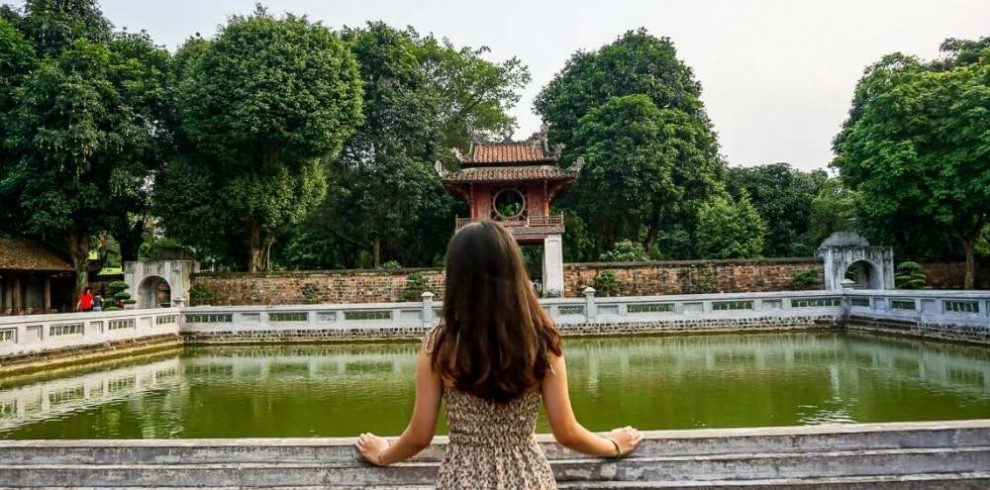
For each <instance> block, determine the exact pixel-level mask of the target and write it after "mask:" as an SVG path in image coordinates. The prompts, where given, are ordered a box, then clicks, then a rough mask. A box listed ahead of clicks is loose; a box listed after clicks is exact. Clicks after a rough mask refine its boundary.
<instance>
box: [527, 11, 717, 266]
mask: <svg viewBox="0 0 990 490" xmlns="http://www.w3.org/2000/svg"><path fill="white" fill-rule="evenodd" d="M630 96H637V97H640V98H636V99H630V98H628V97H630ZM700 97H701V85H700V84H699V83H698V82H697V81H696V80H695V79H694V75H693V73H692V72H691V69H690V68H689V67H688V66H687V65H685V64H684V63H683V62H682V61H680V60H679V59H677V52H676V50H675V49H674V45H673V43H672V42H671V41H670V40H669V39H667V38H657V37H654V36H652V35H650V34H649V33H648V32H647V31H646V30H644V29H639V30H637V31H629V32H626V33H625V34H624V35H622V36H621V37H620V38H619V39H617V40H616V41H615V42H613V43H611V44H608V45H606V46H603V47H602V48H600V49H599V50H597V51H593V52H583V51H581V52H578V53H575V54H574V55H573V56H572V57H571V58H570V59H569V60H568V61H567V64H566V65H565V66H564V69H563V70H561V72H560V73H558V74H557V75H556V76H555V77H554V79H553V80H552V81H551V82H550V83H549V84H547V85H546V86H545V87H543V89H542V90H541V91H540V93H539V95H538V96H537V98H536V102H535V104H534V105H535V109H536V112H537V113H538V114H539V115H540V116H541V117H542V118H543V121H544V122H546V123H548V124H549V131H548V133H549V137H550V140H551V142H552V143H560V144H563V145H564V152H563V159H564V161H565V163H566V164H570V163H573V162H574V161H576V159H577V157H580V156H584V157H585V160H586V161H587V162H588V165H589V166H588V169H587V170H586V171H584V172H583V173H582V176H581V177H580V178H579V179H578V183H577V187H576V189H575V190H574V191H572V192H570V193H568V194H567V195H565V196H564V197H563V198H562V199H561V201H560V206H561V207H562V208H563V209H564V210H565V211H566V210H571V211H574V212H576V213H578V214H579V215H580V218H581V219H582V221H583V222H584V223H586V224H587V225H588V232H589V234H590V236H592V237H602V238H601V239H597V240H595V241H596V242H598V243H597V244H596V247H595V248H596V250H594V251H591V253H590V255H591V256H592V257H597V256H598V254H600V253H602V252H605V251H607V250H610V249H611V248H612V246H613V245H614V243H615V241H616V240H617V239H622V238H626V239H630V240H635V241H639V242H641V243H642V244H643V245H644V247H645V248H646V249H647V252H649V253H651V255H654V256H659V255H666V254H664V253H663V251H660V250H657V249H656V247H655V243H657V242H660V241H664V242H669V240H666V238H669V237H670V234H669V233H668V232H666V231H664V230H680V231H681V232H682V233H681V234H687V235H689V234H690V233H691V232H692V231H693V228H694V225H695V223H696V219H695V217H696V208H697V206H694V205H691V204H689V202H688V200H687V199H693V200H696V201H703V200H707V199H708V198H709V197H710V194H711V193H712V190H713V187H712V182H713V181H714V180H717V179H718V178H720V175H721V172H722V166H723V165H722V162H721V160H720V158H719V155H718V145H717V142H716V139H715V134H714V132H713V131H712V130H711V123H710V121H709V119H708V116H707V114H706V112H705V109H704V106H703V104H702V103H701V98H700ZM618 98H624V99H625V100H624V101H623V102H622V103H619V104H618V105H612V106H611V107H609V109H608V110H607V111H605V112H598V113H597V115H595V116H594V117H593V118H591V119H585V117H589V116H590V115H591V114H593V113H595V111H596V110H602V109H604V108H605V106H606V105H608V104H610V103H611V102H612V101H613V100H615V99H618ZM634 102H635V103H634ZM645 102H648V103H649V105H651V106H652V107H653V109H652V110H650V111H649V112H651V113H654V114H653V115H655V113H656V111H659V114H662V116H661V117H662V119H663V120H664V122H662V123H661V122H659V121H654V122H652V123H649V124H647V125H645V126H636V125H635V124H634V123H632V122H623V121H620V120H618V119H616V120H614V121H610V122H606V121H604V118H606V117H608V114H609V113H612V114H613V115H617V116H619V117H622V116H621V115H619V114H620V113H621V112H622V111H621V110H620V106H621V107H624V108H625V109H632V108H633V107H634V106H639V107H640V108H645V107H646V106H647V105H646V104H645ZM635 117H641V115H637V116H635ZM652 117H653V116H652V115H650V116H647V117H646V119H651V118H652ZM640 120H642V119H640ZM592 124H593V125H595V126H598V127H599V129H597V130H591V129H589V128H588V127H587V126H588V125H592ZM607 126H614V128H613V130H606V129H604V128H605V127H607ZM622 126H626V127H627V128H628V129H630V130H631V131H632V133H630V134H629V135H625V134H623V131H621V130H618V129H619V128H620V127H622ZM634 126H635V127H634ZM651 126H657V127H664V128H667V129H664V130H663V131H664V132H666V134H665V135H663V137H662V139H661V142H658V143H657V144H646V145H645V146H644V148H643V149H636V148H635V147H634V146H630V145H629V143H630V141H631V140H634V139H639V140H642V141H646V140H645V139H644V138H647V136H646V135H647V134H649V133H651V132H656V129H653V128H651ZM673 126H681V128H680V129H678V130H677V131H673ZM592 134H594V136H591V135H592ZM589 136H590V137H589ZM608 138H611V139H612V140H613V141H608ZM671 138H673V139H671ZM623 140H625V141H623ZM666 143H671V144H670V145H668V146H665V144H666ZM589 145H591V146H593V147H594V148H593V149H592V148H591V146H589ZM610 147H614V148H625V149H626V150H623V153H624V154H622V155H621V157H620V158H619V159H618V160H617V162H618V161H619V160H621V161H623V162H625V163H623V164H621V165H618V164H616V165H612V170H611V171H610V173H599V174H598V175H594V174H595V172H602V170H601V169H602V168H604V167H603V166H605V165H608V164H607V163H606V162H607V160H608V159H609V158H610V157H609V156H608V153H609V148H610ZM670 150H674V151H676V152H678V153H679V156H678V157H671V156H670V155H667V156H661V153H663V152H667V151H670ZM589 152H594V153H595V154H594V155H592V154H590V153H589ZM647 154H650V155H652V156H649V157H647V156H646V155H647ZM671 158H673V159H674V161H675V163H674V164H673V166H671V167H666V168H669V171H670V172H673V173H670V174H669V175H668V176H665V174H664V173H663V172H661V173H660V174H656V173H655V170H656V169H651V164H649V163H647V162H648V161H651V160H652V161H654V162H657V161H667V160H669V159H671ZM592 160H594V161H595V162H596V163H592ZM596 165H597V166H599V170H594V168H595V166H596ZM640 165H644V167H643V168H641V169H638V170H637V169H636V167H638V166H640ZM665 165H666V164H665ZM620 167H623V168H626V169H627V170H629V171H630V172H633V173H623V174H622V178H624V179H626V180H622V181H620V180H617V179H618V178H619V177H620V175H619V174H618V173H616V171H617V170H618V169H619V168H620ZM637 174H638V175H639V177H636V178H633V176H634V175H637ZM668 177H669V178H670V180H668V181H664V180H662V179H666V178H668ZM640 178H645V179H646V180H639V179H640ZM654 179H659V180H655V181H654ZM605 181H607V182H608V185H609V188H611V189H613V191H614V192H615V193H617V194H613V193H604V192H603V193H600V194H599V193H595V192H593V190H592V189H593V187H592V186H593V185H594V183H603V182H605ZM658 186H659V187H664V188H668V189H669V190H671V191H673V192H674V195H676V194H677V193H678V192H682V191H683V192H684V193H685V194H684V196H683V197H685V198H686V199H685V200H681V201H677V200H674V199H667V198H665V197H662V196H656V195H650V194H649V193H648V192H646V190H647V189H649V188H650V187H658ZM627 188H628V189H629V190H628V191H627V190H625V189H627ZM678 189H680V190H678ZM629 191H631V192H633V193H640V194H638V195H643V196H644V199H646V203H647V204H645V205H643V206H640V205H636V206H629V207H626V208H616V209H612V210H608V209H603V208H605V207H606V206H598V205H597V204H596V201H597V200H599V199H601V198H602V196H604V195H606V194H608V195H609V196H610V197H609V199H612V201H614V200H616V199H620V200H621V199H622V198H621V195H622V194H623V193H625V192H629ZM641 191H642V192H641ZM607 214H610V215H611V216H610V217H606V216H605V215H607ZM565 240H567V242H565V248H573V247H574V244H573V243H572V242H573V240H572V239H569V238H566V237H565ZM664 246H666V244H665V245H664ZM582 248H584V247H582ZM569 253H571V254H573V253H574V252H569ZM583 253H587V252H583Z"/></svg>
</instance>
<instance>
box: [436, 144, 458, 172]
mask: <svg viewBox="0 0 990 490" xmlns="http://www.w3.org/2000/svg"><path fill="white" fill-rule="evenodd" d="M455 151H456V150H455ZM433 169H434V170H436V171H437V175H439V176H440V178H441V179H442V178H444V177H446V176H447V175H449V174H450V172H448V171H447V168H446V167H444V166H443V163H441V162H440V160H437V161H436V163H434V164H433Z"/></svg>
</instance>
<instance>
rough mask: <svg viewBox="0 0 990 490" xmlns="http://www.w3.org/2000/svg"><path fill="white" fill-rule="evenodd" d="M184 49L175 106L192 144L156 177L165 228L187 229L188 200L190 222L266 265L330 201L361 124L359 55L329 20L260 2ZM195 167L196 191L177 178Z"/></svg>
mask: <svg viewBox="0 0 990 490" xmlns="http://www.w3.org/2000/svg"><path fill="white" fill-rule="evenodd" d="M187 49H188V50H189V52H184V53H181V55H180V56H179V57H180V58H181V59H182V61H183V63H182V64H181V65H179V66H178V67H177V68H178V69H179V73H178V74H179V76H180V78H179V80H178V83H177V87H176V91H175V101H176V104H177V108H178V111H177V113H178V125H179V131H180V133H181V136H182V138H184V139H185V140H187V141H188V145H185V147H184V148H183V150H184V151H181V152H179V153H180V154H178V155H177V156H176V158H175V165H176V166H177V169H174V170H172V171H170V172H168V173H167V174H166V176H168V177H170V178H165V179H162V181H160V182H158V183H157V186H156V187H157V189H158V193H159V195H160V199H159V200H158V202H159V212H161V213H162V217H163V219H164V221H165V226H166V229H169V230H174V231H170V233H171V232H174V233H178V234H181V233H182V231H183V230H184V227H183V225H182V224H180V223H178V221H180V220H183V219H186V217H187V216H186V215H187V213H186V212H185V209H186V207H187V206H188V207H189V208H191V209H192V210H193V211H192V213H189V214H194V216H192V217H193V218H199V219H202V218H206V222H208V223H216V224H218V225H221V228H220V230H223V231H225V232H226V234H227V236H228V237H229V238H230V239H233V240H237V241H241V240H243V241H244V242H246V249H247V252H248V253H247V257H246V260H245V261H244V263H245V264H246V266H247V269H248V270H250V271H255V270H261V269H268V268H270V251H271V247H272V245H273V243H274V241H275V239H276V238H277V237H279V236H280V235H282V234H284V233H285V231H287V230H288V229H289V228H290V227H291V226H292V225H294V224H297V223H300V222H302V221H303V220H304V219H305V218H306V217H307V216H308V215H309V213H310V212H311V210H312V209H314V208H315V207H316V206H317V205H318V204H319V203H320V201H321V200H322V199H323V197H324V196H325V194H326V188H327V184H326V165H327V163H328V162H329V161H330V160H332V159H333V158H334V157H335V156H336V155H337V153H338V152H339V151H340V148H341V146H342V145H343V143H344V141H345V140H346V139H347V137H348V136H350V135H351V133H353V131H354V128H355V127H356V126H357V125H358V124H359V123H360V121H361V82H360V75H359V72H358V64H357V61H356V60H355V58H354V56H353V55H352V54H351V52H350V50H349V49H348V46H347V45H346V43H344V42H343V41H341V40H340V39H339V37H338V36H337V35H336V34H335V33H333V32H332V31H330V30H329V29H327V28H325V27H323V26H322V25H320V24H315V23H312V22H310V21H309V20H307V19H306V18H305V17H296V16H293V15H287V16H285V17H284V18H281V19H279V18H275V17H273V16H271V15H270V14H268V13H267V12H266V11H265V10H264V9H262V8H260V7H259V9H258V10H256V11H255V13H254V14H252V15H250V16H235V17H232V18H231V19H230V21H229V22H228V23H227V25H226V26H224V27H223V28H221V30H220V32H219V33H218V34H217V36H216V38H215V39H214V40H212V41H202V40H198V39H193V40H192V41H190V42H189V43H187V45H186V46H184V47H183V50H182V51H186V50H187ZM190 168H192V169H195V170H194V171H196V172H198V173H201V174H202V176H200V177H198V178H199V179H200V180H199V181H198V182H193V184H195V185H194V186H193V188H192V189H189V190H187V189H186V188H184V187H183V186H182V185H174V184H181V183H182V182H183V181H184V180H188V179H184V178H182V177H181V175H180V174H181V172H183V169H190ZM186 183H189V182H186ZM204 186H205V187H208V188H210V189H212V191H211V193H208V194H209V198H210V201H209V203H204V202H196V201H191V200H189V199H187V198H190V197H205V196H204V195H203V193H202V192H201V190H202V188H203V187H204ZM187 193H188V194H187ZM182 202H186V203H187V205H179V206H175V204H179V203H182ZM203 213H205V214H208V215H209V216H200V215H199V214H203ZM181 238H183V239H185V240H189V241H194V240H196V238H199V236H198V234H194V235H192V236H181Z"/></svg>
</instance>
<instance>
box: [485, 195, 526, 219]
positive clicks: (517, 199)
mask: <svg viewBox="0 0 990 490" xmlns="http://www.w3.org/2000/svg"><path fill="white" fill-rule="evenodd" d="M493 201H494V202H493V204H494V206H493V207H494V208H495V214H496V215H498V217H499V218H502V219H513V218H518V217H519V216H521V215H522V214H523V210H525V209H526V198H525V197H523V195H522V193H521V192H519V191H518V190H517V189H502V190H500V191H498V193H497V194H495V199H494V200H493Z"/></svg>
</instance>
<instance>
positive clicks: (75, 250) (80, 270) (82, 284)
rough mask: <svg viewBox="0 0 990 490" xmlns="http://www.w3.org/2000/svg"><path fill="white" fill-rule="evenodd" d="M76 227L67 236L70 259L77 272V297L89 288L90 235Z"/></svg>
mask: <svg viewBox="0 0 990 490" xmlns="http://www.w3.org/2000/svg"><path fill="white" fill-rule="evenodd" d="M79 228H80V227H77V226H74V227H73V228H72V229H71V230H69V233H68V235H67V236H66V241H67V243H66V245H68V249H69V258H70V260H72V268H73V269H75V270H76V296H75V297H77V298H78V297H79V295H80V294H82V292H83V290H84V289H86V288H87V287H89V234H88V233H86V232H84V231H83V230H81V229H79Z"/></svg>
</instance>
